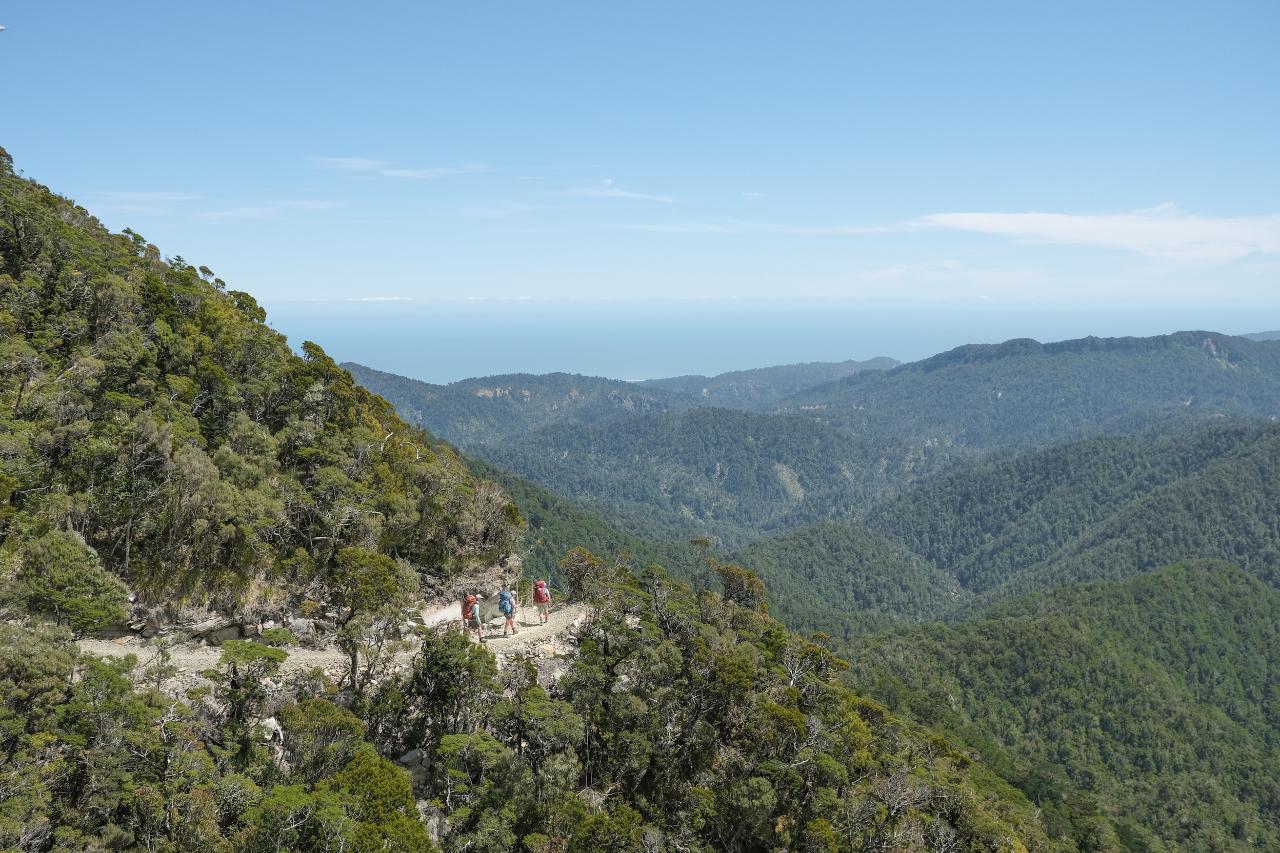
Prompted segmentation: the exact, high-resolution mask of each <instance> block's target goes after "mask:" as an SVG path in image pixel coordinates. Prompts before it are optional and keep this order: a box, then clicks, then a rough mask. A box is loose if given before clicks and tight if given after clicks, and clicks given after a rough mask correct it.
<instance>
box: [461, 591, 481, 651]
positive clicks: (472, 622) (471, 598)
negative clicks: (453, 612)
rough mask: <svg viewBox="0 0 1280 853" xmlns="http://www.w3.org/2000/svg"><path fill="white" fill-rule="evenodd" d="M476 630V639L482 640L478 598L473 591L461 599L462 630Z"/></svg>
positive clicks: (467, 632) (465, 631)
mask: <svg viewBox="0 0 1280 853" xmlns="http://www.w3.org/2000/svg"><path fill="white" fill-rule="evenodd" d="M472 631H475V632H476V639H477V640H479V641H480V642H482V643H483V642H484V626H483V623H481V621H480V598H479V596H477V595H476V594H475V593H471V594H469V595H468V596H467V597H466V598H464V599H463V600H462V632H463V633H464V634H470V633H471V632H472Z"/></svg>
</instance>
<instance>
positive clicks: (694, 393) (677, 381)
mask: <svg viewBox="0 0 1280 853" xmlns="http://www.w3.org/2000/svg"><path fill="white" fill-rule="evenodd" d="M897 365H898V362H897V361H895V360H893V359H892V358H873V359H870V360H868V361H852V360H850V361H838V362H831V361H814V362H808V363H805V364H787V365H779V366H777V367H761V368H757V369H755V370H735V371H732V372H730V373H721V374H719V375H718V376H673V377H671V378H669V379H650V380H647V381H645V382H641V383H638V384H639V385H641V386H642V387H644V388H660V389H662V390H665V391H670V392H672V393H674V394H679V395H682V396H684V397H687V398H689V399H690V400H691V401H693V402H695V403H697V404H699V405H703V406H714V407H716V408H721V409H742V410H745V411H756V412H759V411H766V410H768V409H770V408H771V407H772V406H773V405H774V404H776V403H777V402H778V401H779V400H781V399H783V398H784V397H787V396H789V395H791V394H795V393H798V392H800V391H804V390H806V389H808V388H813V387H814V386H817V385H822V384H824V383H827V382H834V381H835V380H837V379H843V378H845V377H846V376H852V375H854V374H855V373H861V372H862V371H864V370H888V369H889V368H891V367H896V366H897Z"/></svg>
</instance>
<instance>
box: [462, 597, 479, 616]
mask: <svg viewBox="0 0 1280 853" xmlns="http://www.w3.org/2000/svg"><path fill="white" fill-rule="evenodd" d="M475 607H476V597H475V596H474V595H468V596H467V599H466V601H464V602H462V618H463V619H470V618H471V612H472V610H473V609H474V608H475Z"/></svg>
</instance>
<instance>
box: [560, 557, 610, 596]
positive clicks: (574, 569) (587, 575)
mask: <svg viewBox="0 0 1280 853" xmlns="http://www.w3.org/2000/svg"><path fill="white" fill-rule="evenodd" d="M560 571H561V572H562V573H563V574H564V579H565V581H566V582H567V583H568V584H569V594H570V596H572V597H573V598H577V599H582V598H585V597H587V595H589V594H590V592H591V591H592V590H593V589H594V588H595V586H596V584H598V583H599V582H600V581H602V580H603V579H604V573H605V567H604V561H603V560H601V559H600V558H599V557H597V556H596V555H595V554H592V553H591V552H590V551H588V550H587V549H586V548H583V547H582V546H580V545H575V546H574V547H572V548H570V549H569V553H567V554H565V555H564V559H562V560H561V561H560Z"/></svg>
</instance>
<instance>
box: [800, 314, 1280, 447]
mask: <svg viewBox="0 0 1280 853" xmlns="http://www.w3.org/2000/svg"><path fill="white" fill-rule="evenodd" d="M778 408H779V411H782V412H792V413H805V414H808V415H810V416H812V417H814V418H816V419H818V420H821V421H822V422H824V423H827V424H830V425H831V426H834V427H836V428H838V429H841V430H843V431H846V432H853V433H859V434H861V433H872V434H882V435H892V436H897V437H910V438H914V439H916V440H919V441H932V442H941V443H948V444H958V445H962V446H966V447H972V448H976V449H982V450H994V449H1000V448H1009V447H1026V446H1031V445H1036V444H1044V443H1047V442H1052V441H1058V440H1062V439H1065V438H1069V437H1071V436H1075V435H1081V434H1086V433H1095V434H1096V433H1101V432H1123V431H1128V430H1130V429H1132V427H1133V426H1134V424H1135V423H1140V422H1141V421H1142V420H1149V419H1152V418H1163V417H1166V416H1168V415H1171V414H1174V415H1179V414H1183V413H1190V414H1206V413H1226V414H1236V415H1254V416H1260V417H1280V343H1275V342H1260V341H1253V340H1249V339H1247V338H1240V337H1232V336H1229V335H1222V334H1218V333H1216V332H1177V333H1175V334H1171V335H1160V336H1157V337H1151V338H1082V339H1079V340H1072V341H1061V342H1058V343H1051V344H1041V343H1038V342H1036V341H1033V340H1014V341H1008V342H1006V343H1003V344H997V345H973V346H964V347H959V348H957V349H953V350H950V351H949V352H945V353H942V354H940V355H935V356H933V357H932V358H927V359H924V360H923V361H917V362H913V363H911V364H906V365H902V366H901V367H897V368H894V369H893V370H888V371H881V372H877V373H865V374H860V375H856V376H851V377H848V378H846V379H843V380H839V381H836V382H832V383H828V384H826V385H822V386H819V387H817V388H813V389H810V390H808V391H804V392H800V393H798V394H795V395H793V396H791V397H788V398H787V399H785V400H783V401H782V402H781V403H780V404H779V407H778Z"/></svg>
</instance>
